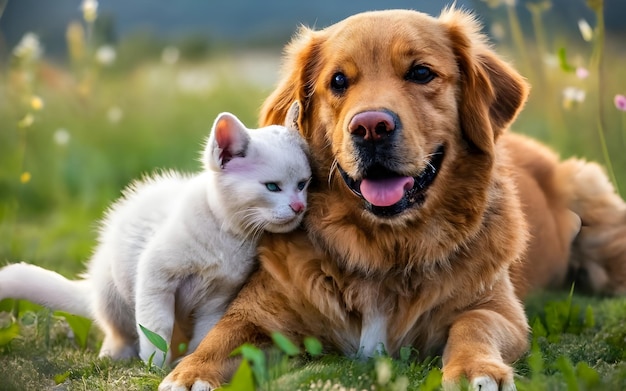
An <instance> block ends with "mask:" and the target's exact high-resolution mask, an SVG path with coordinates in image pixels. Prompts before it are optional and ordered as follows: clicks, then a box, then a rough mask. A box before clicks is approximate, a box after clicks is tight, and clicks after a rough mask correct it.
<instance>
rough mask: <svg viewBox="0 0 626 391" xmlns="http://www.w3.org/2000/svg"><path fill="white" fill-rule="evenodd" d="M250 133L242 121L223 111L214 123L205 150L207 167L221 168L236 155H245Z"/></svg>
mask: <svg viewBox="0 0 626 391" xmlns="http://www.w3.org/2000/svg"><path fill="white" fill-rule="evenodd" d="M249 142H250V135H249V134H248V129H247V128H246V127H245V125H244V124H243V123H241V121H240V120H239V119H238V118H237V117H235V116H234V115H233V114H230V113H221V114H219V115H218V116H217V118H216V119H215V122H214V123H213V129H212V130H211V135H210V136H209V140H208V142H207V145H206V148H205V150H204V164H205V165H206V166H207V168H210V169H213V170H221V169H222V168H224V166H226V164H227V163H228V162H229V161H231V160H232V159H233V158H234V157H238V156H245V153H246V149H248V143H249Z"/></svg>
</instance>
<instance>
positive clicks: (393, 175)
mask: <svg viewBox="0 0 626 391" xmlns="http://www.w3.org/2000/svg"><path fill="white" fill-rule="evenodd" d="M444 155H445V148H444V146H443V145H440V146H439V147H437V149H436V150H435V152H433V153H432V154H431V155H430V160H429V161H428V163H427V164H426V166H425V168H424V170H422V172H420V173H419V174H418V175H416V176H413V177H407V176H403V175H401V174H399V173H397V172H394V171H392V170H389V169H388V168H386V167H384V166H382V165H380V164H376V165H373V166H372V167H368V168H367V170H366V171H365V173H364V175H363V178H362V179H360V180H356V179H353V178H351V177H350V176H349V175H348V174H347V173H346V172H345V171H344V170H343V169H342V168H341V166H340V165H337V169H338V170H339V173H340V174H341V177H342V178H343V180H344V182H345V183H346V185H347V186H348V188H349V189H350V190H352V192H353V193H354V194H356V195H357V196H358V197H359V198H361V199H362V200H363V201H364V202H365V207H366V209H367V210H368V211H370V212H371V213H372V214H374V215H376V216H380V217H392V216H395V215H397V214H400V213H402V212H404V211H405V210H407V209H409V208H412V207H414V206H420V205H422V204H423V203H424V201H425V199H426V190H428V188H429V187H430V185H431V184H432V183H433V182H434V181H435V178H436V177H437V174H438V173H439V169H440V168H441V164H442V163H443V158H444ZM364 193H366V195H364Z"/></svg>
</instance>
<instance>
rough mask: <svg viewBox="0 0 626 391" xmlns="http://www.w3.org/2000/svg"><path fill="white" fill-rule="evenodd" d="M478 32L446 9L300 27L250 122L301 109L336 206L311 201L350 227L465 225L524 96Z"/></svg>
mask: <svg viewBox="0 0 626 391" xmlns="http://www.w3.org/2000/svg"><path fill="white" fill-rule="evenodd" d="M479 30H480V26H479V24H478V23H477V22H476V21H475V20H474V18H473V17H472V16H471V15H469V14H467V13H465V12H462V11H458V10H454V9H451V10H446V11H444V12H443V13H442V14H441V15H440V17H439V18H433V17H430V16H428V15H425V14H422V13H419V12H415V11H409V10H391V11H376V12H368V13H363V14H358V15H355V16H353V17H350V18H348V19H346V20H344V21H342V22H339V23H337V24H335V25H333V26H330V27H328V28H326V29H324V30H320V31H313V30H310V29H307V28H302V29H301V30H300V31H299V33H298V35H297V36H296V37H295V38H294V39H293V41H292V42H291V43H290V45H289V46H288V47H287V49H286V62H285V69H284V72H283V78H282V80H280V81H279V85H278V87H277V89H276V90H275V91H274V92H273V94H272V95H271V96H270V97H269V98H268V99H267V101H266V102H265V104H264V107H263V109H262V113H261V123H262V125H267V124H271V123H283V122H284V119H285V115H286V113H287V111H288V109H289V107H290V105H291V104H292V102H293V101H295V100H299V101H300V102H301V103H302V110H301V113H300V117H299V126H300V129H301V132H302V133H303V135H304V136H305V138H306V139H307V140H308V142H309V144H310V146H311V150H312V155H313V166H314V169H315V175H316V178H317V180H318V181H319V182H320V186H322V188H321V192H322V193H326V194H327V193H332V194H335V195H336V196H337V198H336V199H325V200H324V201H323V202H324V203H325V204H328V203H330V202H333V201H338V202H339V203H341V204H342V205H343V206H342V207H343V208H344V209H345V210H346V212H345V213H346V214H351V215H352V216H353V217H354V218H358V219H363V220H366V221H370V222H375V223H376V224H379V223H384V224H391V225H394V224H405V223H406V222H407V221H409V222H410V221H415V220H421V221H427V220H428V218H429V217H428V216H427V215H425V213H426V214H430V212H428V211H429V210H430V211H431V212H432V211H433V210H434V209H438V210H439V212H438V213H441V212H442V211H443V212H450V214H453V215H454V214H456V215H457V218H458V216H463V215H467V219H469V220H472V218H473V216H475V215H480V214H481V210H482V209H481V208H484V207H485V203H486V198H487V196H486V191H487V190H486V189H487V187H488V186H489V182H490V175H491V171H492V169H493V165H494V160H495V156H494V154H495V149H494V143H495V140H496V139H497V137H498V136H499V135H500V134H501V133H502V132H503V130H504V129H505V128H506V127H507V126H508V125H509V124H510V123H511V121H513V119H514V118H515V117H516V115H517V113H518V111H519V109H520V108H521V106H522V105H523V103H524V101H525V99H526V95H527V86H526V84H525V82H524V80H523V79H522V77H521V76H519V74H518V73H517V72H515V71H514V70H513V69H512V68H511V67H510V66H509V65H507V64H506V63H505V62H503V61H502V60H500V59H499V58H498V57H497V56H496V55H495V54H494V53H493V52H492V51H491V50H490V49H489V47H488V45H487V43H486V40H485V37H484V36H483V35H482V34H481V33H480V32H479ZM325 186H328V187H329V188H328V189H326V188H325ZM313 198H314V199H315V197H313ZM312 202H314V201H313V200H312ZM325 208H328V206H325ZM463 208H466V209H467V211H465V212H463ZM460 220H463V218H460ZM475 220H476V218H473V221H475Z"/></svg>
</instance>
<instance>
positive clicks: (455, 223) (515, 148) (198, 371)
mask: <svg viewBox="0 0 626 391" xmlns="http://www.w3.org/2000/svg"><path fill="white" fill-rule="evenodd" d="M416 64H417V65H425V66H427V67H428V68H429V69H432V71H433V72H435V77H434V78H433V79H432V80H429V81H428V82H425V83H421V82H417V83H416V82H415V81H414V80H408V79H410V78H408V77H407V71H409V70H410V69H412V67H414V66H415V65H416ZM285 67H286V68H285V70H284V72H283V76H282V79H281V81H280V82H279V85H278V87H277V89H276V90H275V91H274V92H273V94H272V95H271V96H270V97H269V98H268V99H267V101H266V103H265V105H264V107H263V109H262V114H261V123H262V124H270V123H283V121H284V118H285V115H286V113H287V110H288V108H289V107H290V105H291V104H292V102H293V101H296V100H298V101H300V102H301V104H302V110H301V115H300V119H299V126H300V129H301V132H302V133H303V135H304V136H305V137H306V139H307V140H308V142H309V145H310V148H311V151H312V160H313V161H312V165H313V169H314V178H315V179H316V182H315V183H314V184H312V187H311V188H310V195H309V212H308V215H307V217H306V220H305V227H304V229H303V230H300V231H296V232H293V233H291V234H287V235H268V236H267V237H266V238H265V239H264V240H263V243H262V246H261V248H260V255H259V259H260V268H259V270H258V271H257V272H256V273H255V274H254V275H253V276H252V277H251V279H250V280H249V282H248V283H247V285H246V286H245V287H244V288H243V290H242V291H241V292H240V294H239V296H238V297H237V298H236V299H235V301H234V302H233V303H232V305H231V307H230V309H229V310H228V312H227V313H226V315H225V316H224V318H223V319H222V320H221V321H220V322H219V323H218V324H217V325H216V327H215V328H214V329H213V330H212V331H211V332H210V333H209V334H208V335H207V337H206V338H205V340H204V342H203V343H202V344H201V345H200V347H199V348H198V349H197V350H196V352H194V353H193V354H191V355H190V356H188V357H187V358H185V359H184V360H183V361H182V362H181V363H180V364H179V366H178V367H177V368H175V369H174V371H173V372H172V373H171V374H170V375H169V376H168V377H167V378H166V380H165V381H164V383H163V384H162V389H168V387H170V386H172V385H184V386H186V387H191V385H192V384H194V382H196V381H197V382H207V383H208V384H210V385H212V386H217V385H218V384H221V383H222V382H224V381H225V380H227V379H228V378H229V376H230V375H231V374H232V371H233V370H234V368H235V365H236V360H234V359H232V358H229V354H230V352H231V351H232V350H233V349H234V348H236V347H237V346H239V345H240V344H241V343H243V342H252V343H257V344H261V345H263V344H265V343H268V342H269V338H268V335H269V333H270V332H272V331H279V332H281V333H284V334H285V335H287V336H289V337H291V338H293V339H294V340H300V339H301V338H303V337H304V336H308V335H312V336H315V337H317V338H318V339H320V341H321V342H322V343H323V345H324V347H325V349H326V350H334V351H339V352H342V353H345V354H348V355H356V354H357V353H358V352H359V351H360V350H361V349H364V351H362V353H363V354H365V355H367V354H370V353H372V351H373V350H375V349H376V347H377V346H376V344H377V343H378V342H381V343H384V348H385V350H386V351H387V352H388V353H390V354H392V355H395V354H397V353H398V351H399V349H400V347H402V346H406V345H411V346H414V347H416V348H417V349H418V350H419V352H420V353H422V354H424V355H427V354H442V357H443V373H444V375H443V376H444V381H445V382H446V384H454V383H455V382H457V381H458V380H459V379H460V378H461V377H463V376H465V377H467V378H468V379H469V380H470V381H471V382H472V384H473V385H474V386H475V387H486V389H492V388H493V386H494V385H495V386H496V387H498V386H499V387H503V388H508V387H514V386H512V385H513V372H512V369H511V367H510V366H509V364H510V363H511V362H512V361H514V360H516V359H517V358H519V357H520V356H521V355H522V354H523V353H524V352H525V350H526V349H527V331H528V330H527V329H528V327H527V320H526V318H525V315H524V311H523V308H522V305H521V303H520V298H521V297H523V296H524V295H525V294H526V293H527V292H528V291H529V290H530V289H533V288H537V287H548V286H559V285H562V284H563V283H564V282H565V279H566V276H567V271H568V268H569V267H570V265H569V263H568V260H569V259H570V258H573V259H576V260H577V261H576V262H575V265H577V267H579V268H581V269H585V270H588V271H589V270H590V269H592V270H591V271H590V272H589V273H588V275H589V276H590V278H589V279H590V280H592V283H591V284H590V285H591V286H592V287H593V288H595V289H596V290H600V291H603V292H607V293H615V292H622V291H623V290H624V288H625V287H626V273H625V270H626V267H625V266H624V264H625V263H626V255H625V253H626V251H625V250H626V235H624V233H625V232H626V228H625V226H626V217H625V216H626V208H625V207H624V203H623V201H622V200H621V199H620V198H619V197H618V196H616V195H615V192H614V190H613V188H612V187H611V185H610V183H609V182H608V180H606V176H605V175H604V173H603V172H602V170H601V169H599V167H598V166H596V165H593V164H589V163H585V162H583V161H580V160H571V161H567V162H564V163H562V162H559V159H558V158H557V156H556V155H555V154H554V153H553V152H551V151H550V150H548V149H547V148H545V147H544V146H542V145H540V144H539V143H536V142H534V141H532V140H530V139H528V138H525V137H522V136H518V135H514V134H512V133H510V132H509V131H508V130H507V128H508V126H509V124H510V123H511V122H512V121H513V120H514V119H515V117H516V116H517V113H518V111H519V110H520V109H521V107H522V106H523V104H524V102H525V99H526V95H527V90H528V89H527V85H526V83H525V81H524V79H523V78H522V77H521V76H520V75H519V74H518V73H517V72H516V71H515V70H514V69H513V68H512V67H510V66H509V65H508V64H506V63H505V62H503V61H502V60H501V59H500V58H499V57H498V56H496V54H495V53H494V52H493V51H492V50H491V49H490V48H489V47H488V45H487V43H486V42H485V39H484V37H483V36H482V35H481V34H480V32H479V26H478V24H477V23H476V22H475V20H474V19H473V17H471V16H470V15H468V14H467V13H464V12H461V11H458V10H446V11H444V12H443V13H442V15H441V16H440V17H439V18H432V17H430V16H427V15H424V14H421V13H417V12H413V11H381V12H373V13H364V14H359V15H356V16H353V17H351V18H348V19H346V20H344V21H342V22H340V23H338V24H336V25H333V26H331V27H328V28H326V29H324V30H321V31H313V30H309V29H306V28H303V29H301V31H300V32H299V34H298V35H297V36H296V37H295V38H294V40H293V41H292V43H291V44H290V45H289V47H288V48H287V51H286V65H285ZM337 72H341V73H342V75H345V77H346V79H347V81H348V84H347V87H346V88H345V89H342V90H341V91H335V90H333V89H332V88H331V79H332V78H333V77H334V75H336V74H337ZM381 110H384V111H385V112H392V113H393V114H394V115H395V116H396V117H397V121H398V123H399V124H401V127H399V128H398V129H394V135H393V137H397V138H398V142H397V143H395V144H393V150H392V151H390V159H392V160H393V162H392V163H389V164H390V165H393V167H400V168H399V169H398V170H401V172H400V174H403V175H409V176H414V175H417V174H418V173H420V172H423V170H425V168H426V166H428V165H429V164H431V162H432V155H430V154H431V153H432V152H433V151H434V150H437V148H438V146H443V148H444V150H445V154H444V157H443V161H442V163H441V168H440V169H439V170H438V174H437V176H436V178H435V179H434V181H433V183H432V184H431V185H430V186H429V187H428V188H427V190H425V194H423V199H422V200H421V201H419V202H417V203H416V204H415V205H412V206H409V207H407V208H406V209H402V210H401V211H400V212H399V213H396V212H394V213H393V215H392V216H385V215H379V214H377V213H374V212H372V210H371V209H368V208H367V203H366V202H365V201H364V200H363V199H362V198H359V197H357V196H356V195H354V194H353V192H352V191H351V190H350V189H349V188H348V186H347V182H344V180H343V179H342V176H341V175H340V174H339V172H338V171H339V170H340V169H341V170H344V172H345V174H346V175H347V176H349V177H351V178H354V179H356V180H359V179H362V178H363V177H364V175H365V173H364V171H363V165H362V161H360V155H359V151H357V150H356V149H357V146H355V145H356V143H355V142H354V140H353V138H354V137H353V135H352V134H351V133H350V131H349V130H348V129H349V127H350V121H351V120H352V118H354V117H355V116H356V115H357V114H358V113H362V112H369V111H374V112H378V111H381ZM581 219H582V224H583V230H582V232H581V234H580V235H578V233H579V230H580V226H581ZM573 241H575V243H574V245H573V246H572V242H573ZM572 248H573V249H574V251H575V253H574V254H571V251H572V250H571V249H572ZM590 263H591V264H592V266H591V267H590V266H589V264H590ZM595 275H600V276H601V277H598V278H596V277H594V276H595ZM599 278H601V279H602V281H600V280H599ZM207 383H202V384H207ZM489 387H492V388H489Z"/></svg>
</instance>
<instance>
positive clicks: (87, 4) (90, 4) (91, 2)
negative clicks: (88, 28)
mask: <svg viewBox="0 0 626 391" xmlns="http://www.w3.org/2000/svg"><path fill="white" fill-rule="evenodd" d="M80 9H81V10H82V11H83V18H84V19H85V21H86V22H89V23H93V22H94V21H95V20H96V17H98V0H83V3H82V4H81V5H80Z"/></svg>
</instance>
